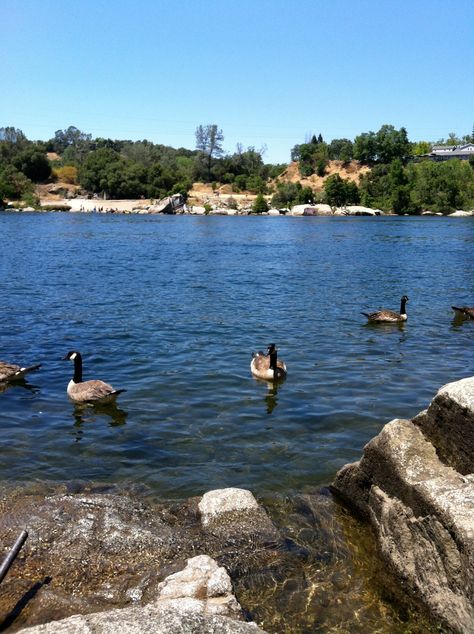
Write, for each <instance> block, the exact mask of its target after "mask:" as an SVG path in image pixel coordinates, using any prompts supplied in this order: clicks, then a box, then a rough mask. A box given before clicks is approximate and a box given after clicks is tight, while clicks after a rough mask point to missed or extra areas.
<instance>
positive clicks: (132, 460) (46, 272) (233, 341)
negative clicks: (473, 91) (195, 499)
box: [0, 212, 474, 498]
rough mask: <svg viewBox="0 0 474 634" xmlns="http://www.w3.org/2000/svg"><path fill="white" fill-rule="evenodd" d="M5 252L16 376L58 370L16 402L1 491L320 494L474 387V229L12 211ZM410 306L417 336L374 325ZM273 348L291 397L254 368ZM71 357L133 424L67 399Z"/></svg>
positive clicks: (6, 328)
mask: <svg viewBox="0 0 474 634" xmlns="http://www.w3.org/2000/svg"><path fill="white" fill-rule="evenodd" d="M0 235H1V244H2V249H1V251H0V263H1V270H2V284H1V285H0V306H1V315H2V328H1V332H0V359H4V360H8V361H12V362H19V363H21V364H30V363H36V362H42V363H43V367H42V368H41V370H39V371H38V372H37V373H35V374H32V375H30V376H29V379H28V381H27V384H26V386H12V387H9V388H8V389H6V390H5V391H4V392H3V393H1V394H0V407H1V422H2V432H1V434H2V460H1V463H0V479H2V480H34V479H46V480H70V479H76V478H77V479H83V480H84V479H85V480H94V481H107V482H111V481H112V482H114V481H115V482H121V481H127V482H130V481H131V482H136V483H145V484H147V485H149V486H150V487H151V488H152V489H153V490H154V491H155V492H156V494H157V495H158V496H160V497H162V498H181V497H185V496H188V495H199V494H202V493H203V492H204V491H206V490H209V489H211V488H218V487H222V486H230V485H232V486H239V487H245V488H249V489H251V490H252V491H253V492H254V493H255V494H256V495H265V496H268V495H273V494H275V493H284V494H285V495H287V494H291V493H293V492H301V491H303V490H305V489H310V488H312V487H314V486H317V485H319V484H324V483H328V482H330V481H331V479H332V478H333V476H334V475H335V473H336V471H337V469H338V468H340V467H341V466H342V465H343V464H345V463H347V462H350V461H353V460H355V459H358V458H359V457H360V455H361V451H362V448H363V446H364V444H365V443H366V442H367V441H368V440H369V439H370V438H372V437H373V436H374V435H375V434H377V433H378V431H379V430H380V428H381V427H382V426H383V425H384V423H386V422H387V421H389V420H390V419H392V418H394V417H410V416H413V415H414V414H416V413H417V412H418V411H420V410H421V409H423V408H424V407H426V406H427V404H428V402H429V401H430V399H431V398H432V397H433V395H434V394H435V392H436V390H437V389H438V388H439V387H440V386H441V385H443V384H444V383H447V382H449V381H454V380H457V379H460V378H462V377H465V376H469V375H472V373H473V365H472V358H473V355H472V344H473V340H474V323H464V324H462V325H457V324H455V323H454V322H453V313H452V311H451V304H456V303H460V304H465V303H468V304H470V305H472V303H473V302H474V275H473V273H472V263H473V247H474V221H473V220H472V219H469V218H456V219H446V218H395V217H394V218H284V217H281V218H272V217H263V218H255V217H235V218H228V217H186V216H184V217H183V216H178V217H173V216H152V217H150V216H136V215H133V216H132V215H105V216H101V215H86V214H60V213H56V214H52V213H51V214H41V215H40V214H27V213H24V214H19V213H11V212H8V213H7V212H5V213H1V214H0ZM404 293H406V294H407V295H408V296H409V298H410V302H409V304H408V314H409V320H408V323H407V324H405V325H403V326H400V327H399V326H397V325H395V326H379V327H373V326H369V325H366V320H365V318H364V317H363V316H362V315H361V314H360V311H361V310H375V309H377V308H380V307H382V306H384V307H387V308H394V309H396V310H398V308H399V304H400V297H401V295H403V294H404ZM273 341H274V342H276V343H277V345H278V347H279V351H280V355H281V357H282V358H284V360H285V361H286V363H287V365H288V368H289V374H288V378H287V380H286V382H285V383H283V384H282V385H280V386H279V387H278V388H277V389H274V390H272V389H269V387H268V386H267V384H265V383H262V382H259V381H256V380H255V379H253V378H252V377H251V375H250V371H249V362H250V356H251V352H252V350H256V349H264V348H265V347H266V345H267V344H268V343H269V342H273ZM70 349H78V350H80V351H81V352H82V354H83V357H84V375H85V376H84V378H86V379H87V378H100V379H103V380H106V381H108V382H110V383H112V384H113V385H114V387H116V388H126V389H127V392H126V393H124V394H122V395H121V396H120V397H119V402H118V408H117V409H116V410H104V411H96V410H79V409H77V408H75V407H74V405H72V404H71V403H70V402H69V401H68V399H67V396H66V386H67V383H68V381H69V379H70V378H71V376H72V366H71V365H70V363H69V362H66V361H61V360H60V359H61V358H62V357H63V356H64V355H65V354H66V352H67V351H68V350H70Z"/></svg>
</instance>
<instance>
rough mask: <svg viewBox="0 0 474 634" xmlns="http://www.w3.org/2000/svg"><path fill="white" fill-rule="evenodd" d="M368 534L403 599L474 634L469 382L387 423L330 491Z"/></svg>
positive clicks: (472, 392)
mask: <svg viewBox="0 0 474 634" xmlns="http://www.w3.org/2000/svg"><path fill="white" fill-rule="evenodd" d="M332 489H333V491H334V492H335V493H336V494H337V495H339V496H340V497H341V499H342V500H344V502H345V503H346V504H348V505H349V506H350V508H352V509H353V510H354V511H355V512H357V513H359V514H360V515H361V516H362V517H364V518H365V519H366V520H367V521H368V522H369V523H370V524H371V526H372V527H373V529H374V531H375V535H376V540H377V543H378V547H379V551H380V554H381V556H382V558H383V559H384V560H385V562H386V563H387V565H388V567H389V569H390V570H391V572H392V573H393V574H395V576H396V577H397V578H398V579H399V580H400V583H401V584H402V586H403V587H404V588H405V589H406V591H407V592H408V593H410V594H412V595H413V596H415V597H417V598H418V599H421V601H422V602H423V603H424V604H425V606H426V607H427V608H428V610H429V612H430V613H431V614H432V615H433V617H434V618H435V620H436V621H437V622H439V623H441V624H442V626H443V627H445V628H447V629H448V630H449V631H453V632H460V633H461V632H462V633H463V634H467V633H468V632H473V631H474V377H471V378H466V379H463V380H461V381H457V382H455V383H450V384H448V385H445V386H444V387H442V388H441V389H440V390H439V391H438V393H437V395H436V396H435V398H434V399H433V400H432V402H431V403H430V405H429V407H428V409H427V410H425V411H423V412H421V413H420V414H419V415H418V416H416V417H415V418H414V419H413V420H400V419H395V420H393V421H391V422H390V423H388V424H387V425H385V427H384V428H383V430H382V431H381V432H380V434H379V435H378V436H377V437H376V438H374V439H373V440H372V441H371V442H369V443H368V444H367V445H366V447H365V448H364V455H363V457H362V459H361V460H360V461H358V462H356V463H354V464H350V465H346V466H345V467H344V468H343V469H342V470H341V471H340V472H339V473H338V474H337V477H336V479H335V481H334V483H333V486H332Z"/></svg>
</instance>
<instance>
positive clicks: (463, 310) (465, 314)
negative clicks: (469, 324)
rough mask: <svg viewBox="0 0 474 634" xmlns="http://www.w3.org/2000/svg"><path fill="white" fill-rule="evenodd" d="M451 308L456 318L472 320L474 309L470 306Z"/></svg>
mask: <svg viewBox="0 0 474 634" xmlns="http://www.w3.org/2000/svg"><path fill="white" fill-rule="evenodd" d="M451 308H452V309H453V310H454V312H455V313H456V317H460V318H462V319H474V307H473V306H471V307H469V306H461V307H458V306H451Z"/></svg>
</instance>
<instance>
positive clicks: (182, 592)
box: [0, 487, 285, 632]
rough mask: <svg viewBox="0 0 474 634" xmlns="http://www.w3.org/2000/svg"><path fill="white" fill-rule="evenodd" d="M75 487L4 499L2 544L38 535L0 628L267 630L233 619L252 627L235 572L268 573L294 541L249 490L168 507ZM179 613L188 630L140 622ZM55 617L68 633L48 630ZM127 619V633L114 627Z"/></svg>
mask: <svg viewBox="0 0 474 634" xmlns="http://www.w3.org/2000/svg"><path fill="white" fill-rule="evenodd" d="M73 489H74V487H71V490H70V491H68V492H54V493H53V494H47V495H44V494H43V493H38V492H35V491H33V492H29V493H28V492H24V491H21V490H16V489H14V490H10V489H7V490H4V491H2V492H1V493H2V494H1V495H0V544H1V545H2V546H3V547H4V548H6V549H8V548H9V547H10V546H11V545H12V544H13V542H14V541H15V539H16V537H17V534H18V532H19V528H26V529H28V531H29V538H28V540H27V542H26V544H25V546H24V547H23V549H22V551H21V552H20V555H19V556H18V558H17V560H16V561H15V565H14V566H12V569H11V570H10V571H9V573H8V575H7V577H6V579H5V580H4V581H3V583H2V586H1V593H0V614H1V615H2V617H1V619H0V629H4V628H7V627H10V628H11V629H10V631H15V630H17V629H18V628H19V627H21V626H38V628H37V629H35V630H33V631H35V632H59V631H60V632H76V631H77V632H79V631H81V632H84V631H93V632H109V631H110V632H112V631H114V632H118V631H120V632H148V631H154V632H155V631H156V632H161V631H163V632H165V631H167V632H171V631H173V632H181V631H182V632H188V631H192V632H201V631H202V632H232V631H235V632H246V631H260V630H256V629H255V628H253V629H248V628H247V629H245V627H244V625H245V624H244V623H237V625H236V626H235V628H236V629H235V628H234V629H232V628H231V626H230V625H229V623H228V622H227V621H229V620H230V619H233V620H235V619H238V620H243V613H242V610H241V608H240V605H239V604H238V602H237V600H236V598H235V597H234V595H233V593H232V584H231V580H230V577H229V573H230V575H238V571H239V570H242V569H244V570H252V569H255V570H259V569H260V568H262V567H264V566H265V565H266V564H267V562H268V561H274V560H275V557H276V555H275V549H274V546H275V543H277V544H278V545H279V547H280V551H279V552H281V556H284V555H285V543H284V540H283V539H282V538H281V536H280V534H279V532H278V530H277V529H276V528H275V527H274V525H273V523H272V522H271V521H270V519H269V518H268V516H267V515H266V512H265V511H264V510H263V509H262V508H261V507H260V506H259V505H258V504H257V502H256V501H255V499H254V498H253V496H252V495H251V494H250V493H249V492H248V491H242V490H240V489H223V490H219V491H216V492H208V493H207V494H206V495H204V496H203V497H202V498H190V499H189V500H186V501H183V502H180V503H175V504H172V505H170V504H167V505H161V504H156V503H153V504H152V503H147V502H146V500H141V501H140V500H138V499H137V497H136V496H134V495H127V494H124V493H123V492H122V493H121V494H120V495H118V494H113V493H103V492H99V491H94V490H87V488H86V490H83V489H82V490H79V491H74V490H73ZM200 506H201V510H200V508H199V507H200ZM2 557H3V555H0V559H2ZM186 561H187V564H186ZM217 562H218V563H217ZM22 597H23V598H25V597H28V600H27V601H26V603H25V605H20V604H21V603H22ZM117 608H121V609H120V610H117ZM111 610H113V612H110V611H111ZM140 610H143V612H140ZM174 612H175V613H180V612H183V614H184V617H185V620H184V621H183V623H185V625H183V626H182V627H181V629H179V628H178V627H177V628H176V629H166V628H165V627H164V628H162V629H160V628H161V627H162V626H161V625H159V626H158V625H156V628H154V629H152V630H150V629H147V628H146V627H145V626H143V629H139V627H138V625H137V623H141V624H142V625H144V624H145V623H146V621H147V619H153V623H155V624H157V623H158V621H157V619H158V620H159V619H160V618H163V619H165V622H167V619H168V618H171V617H173V619H174V620H175V621H176V619H177V618H178V617H177V615H173V613H174ZM95 613H98V614H95ZM99 613H100V614H99ZM107 614H110V616H107ZM78 615H80V616H78ZM68 617H71V619H70V620H69V618H68ZM184 617H183V618H184ZM65 618H68V621H67V627H68V628H69V629H66V624H64V623H63V620H64V619H65ZM189 619H191V624H193V623H194V625H192V627H191V625H190V623H189V622H188V620H189ZM216 619H217V620H216ZM52 620H54V621H60V620H61V623H62V624H63V625H64V629H48V628H49V627H50V626H49V625H47V623H48V622H50V621H52ZM122 621H123V627H122V625H120V627H118V626H116V629H115V630H114V629H113V628H112V627H110V629H106V628H107V627H109V626H108V625H107V623H109V622H110V623H116V624H117V623H119V622H122ZM221 621H222V623H221ZM129 622H130V623H132V624H133V623H135V625H134V626H133V627H134V628H135V629H133V628H132V626H131V625H130V626H129V625H128V623H129ZM212 624H214V625H212ZM211 625H212V627H211ZM52 627H53V625H51V628H52ZM249 627H250V626H249ZM81 628H82V629H81ZM88 628H89V629H88ZM127 628H129V629H127ZM130 628H132V629H130ZM193 628H194V629H193ZM206 628H207V629H206Z"/></svg>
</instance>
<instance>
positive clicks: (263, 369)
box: [250, 343, 287, 381]
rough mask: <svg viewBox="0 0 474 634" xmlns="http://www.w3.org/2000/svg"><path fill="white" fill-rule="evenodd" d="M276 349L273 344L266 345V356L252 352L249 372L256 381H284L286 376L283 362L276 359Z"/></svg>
mask: <svg viewBox="0 0 474 634" xmlns="http://www.w3.org/2000/svg"><path fill="white" fill-rule="evenodd" d="M277 354H278V351H277V348H276V346H275V344H274V343H270V344H268V354H264V353H263V352H261V351H260V352H253V353H252V361H251V362H250V370H251V372H252V374H253V375H254V376H256V377H257V378H258V379H265V380H266V381H275V380H278V379H284V378H285V377H286V374H287V370H286V365H285V362H284V361H281V360H280V359H277Z"/></svg>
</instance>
